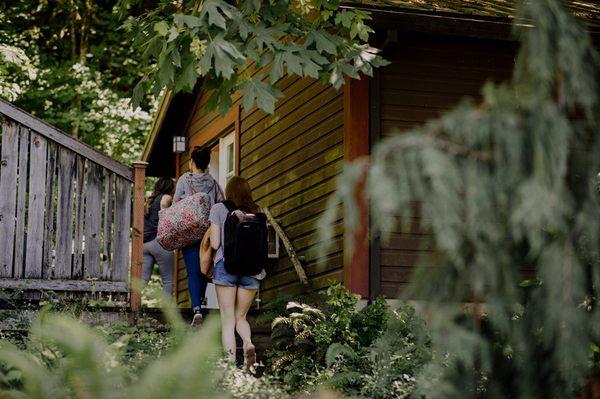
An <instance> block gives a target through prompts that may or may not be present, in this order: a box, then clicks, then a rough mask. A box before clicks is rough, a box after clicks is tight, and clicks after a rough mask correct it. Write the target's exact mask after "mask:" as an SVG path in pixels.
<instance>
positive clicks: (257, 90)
mask: <svg viewBox="0 0 600 399" xmlns="http://www.w3.org/2000/svg"><path fill="white" fill-rule="evenodd" d="M261 79H262V75H258V76H256V77H254V78H253V79H251V80H249V81H248V82H246V83H243V84H242V85H240V88H241V89H242V90H243V91H244V95H243V97H242V102H243V104H244V109H245V110H250V109H251V108H252V106H253V105H254V103H256V106H257V107H258V108H260V109H262V110H263V111H265V112H267V113H269V114H273V113H274V112H275V102H276V101H277V98H279V97H282V96H283V94H282V93H281V92H280V91H279V90H277V89H276V88H275V87H273V86H272V85H270V84H268V83H266V82H263V81H262V80H261Z"/></svg>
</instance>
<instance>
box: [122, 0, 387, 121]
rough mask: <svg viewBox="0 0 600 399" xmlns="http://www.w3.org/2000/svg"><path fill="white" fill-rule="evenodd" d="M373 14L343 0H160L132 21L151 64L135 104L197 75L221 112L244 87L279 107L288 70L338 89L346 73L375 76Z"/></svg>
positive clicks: (254, 99) (255, 98)
mask: <svg viewBox="0 0 600 399" xmlns="http://www.w3.org/2000/svg"><path fill="white" fill-rule="evenodd" d="M131 3H132V1H131V0H126V1H123V4H124V5H126V6H127V5H130V4H131ZM369 19H370V17H369V15H368V13H367V12H365V11H362V10H357V9H348V8H342V7H341V4H340V1H338V0H334V1H332V0H276V1H256V0H244V1H239V2H233V3H232V2H227V1H223V0H187V1H182V2H178V3H174V2H172V1H168V0H161V1H160V2H159V4H158V6H157V7H156V8H154V9H152V10H150V11H149V12H147V13H146V14H144V15H142V16H141V17H139V18H136V19H135V20H130V21H128V22H127V25H126V27H127V29H128V30H129V31H131V32H132V34H134V35H135V38H136V39H135V42H134V46H135V47H136V48H141V49H143V57H144V60H145V62H146V63H147V64H148V65H149V71H148V72H147V74H146V75H145V76H144V77H143V78H142V79H141V80H140V81H139V83H138V84H137V86H136V87H135V89H134V92H133V104H134V107H135V106H136V105H137V104H139V103H140V101H141V100H142V98H143V96H144V94H145V93H146V92H148V91H151V92H152V93H153V94H154V96H158V95H159V94H160V93H161V92H162V91H163V90H164V89H165V88H166V89H168V90H172V91H174V92H180V91H192V89H193V88H194V86H195V84H196V81H197V80H198V79H199V78H202V79H203V81H204V83H203V86H204V88H206V89H209V90H213V92H212V95H211V97H210V99H209V101H208V103H207V105H206V107H207V109H208V110H214V109H216V108H217V107H220V109H221V112H222V113H225V112H226V111H227V110H229V108H231V106H232V96H233V94H234V93H236V92H238V91H240V92H241V93H243V104H244V108H245V109H250V108H251V107H252V106H253V105H254V104H256V106H257V107H258V108H260V109H262V110H264V111H265V112H268V113H273V112H274V109H275V102H276V100H277V98H279V97H281V96H282V93H281V92H280V91H279V90H278V89H277V88H276V87H275V82H277V80H279V79H280V78H282V77H284V76H286V75H298V76H301V77H305V76H306V77H312V78H321V79H323V80H324V81H326V82H329V83H331V84H332V85H333V86H334V87H335V88H340V87H341V86H342V85H343V84H344V79H345V77H350V78H359V73H361V72H362V73H363V74H366V75H369V76H370V75H372V71H373V68H376V67H379V66H381V65H384V64H385V62H384V61H383V59H382V58H381V57H380V56H379V55H377V53H378V50H376V49H374V48H372V47H371V46H369V44H368V40H369V33H371V32H372V30H371V28H369V27H368V26H367V24H366V21H368V20H369Z"/></svg>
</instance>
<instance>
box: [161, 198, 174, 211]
mask: <svg viewBox="0 0 600 399" xmlns="http://www.w3.org/2000/svg"><path fill="white" fill-rule="evenodd" d="M172 203H173V197H171V196H170V195H163V197H162V198H161V199H160V209H165V208H168V207H170V206H171V204H172Z"/></svg>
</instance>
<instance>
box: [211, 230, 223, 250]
mask: <svg viewBox="0 0 600 399" xmlns="http://www.w3.org/2000/svg"><path fill="white" fill-rule="evenodd" d="M210 246H211V247H212V248H213V249H214V250H217V249H219V247H220V246H221V226H219V225H218V224H216V223H211V224H210Z"/></svg>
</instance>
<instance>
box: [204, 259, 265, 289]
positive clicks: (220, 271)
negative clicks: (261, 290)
mask: <svg viewBox="0 0 600 399" xmlns="http://www.w3.org/2000/svg"><path fill="white" fill-rule="evenodd" d="M213 284H215V285H224V286H226V287H241V288H245V289H247V290H257V289H258V287H260V280H258V279H257V278H254V277H252V276H242V275H240V274H230V273H227V270H225V264H224V262H223V259H221V260H220V261H218V262H217V263H216V264H215V272H214V274H213Z"/></svg>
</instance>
